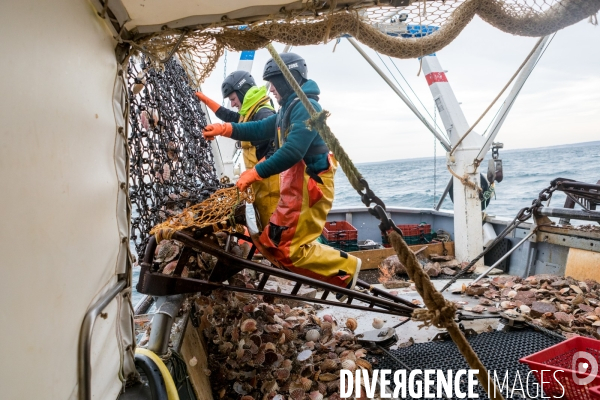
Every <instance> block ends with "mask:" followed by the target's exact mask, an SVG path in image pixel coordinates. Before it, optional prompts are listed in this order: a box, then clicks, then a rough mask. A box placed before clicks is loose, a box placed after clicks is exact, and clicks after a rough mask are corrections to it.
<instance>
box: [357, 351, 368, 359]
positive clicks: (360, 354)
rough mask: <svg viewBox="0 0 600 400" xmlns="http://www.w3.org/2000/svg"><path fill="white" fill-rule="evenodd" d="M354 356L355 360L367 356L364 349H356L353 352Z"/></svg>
mask: <svg viewBox="0 0 600 400" xmlns="http://www.w3.org/2000/svg"><path fill="white" fill-rule="evenodd" d="M354 355H355V356H356V358H357V359H358V358H361V357H365V356H366V355H367V351H366V350H365V349H358V350H356V351H355V352H354Z"/></svg>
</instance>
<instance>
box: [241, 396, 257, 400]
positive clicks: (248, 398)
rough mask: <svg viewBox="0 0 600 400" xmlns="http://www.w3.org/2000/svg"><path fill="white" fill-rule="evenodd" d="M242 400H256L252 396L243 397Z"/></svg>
mask: <svg viewBox="0 0 600 400" xmlns="http://www.w3.org/2000/svg"><path fill="white" fill-rule="evenodd" d="M240 400H254V397H252V396H242V398H241V399H240Z"/></svg>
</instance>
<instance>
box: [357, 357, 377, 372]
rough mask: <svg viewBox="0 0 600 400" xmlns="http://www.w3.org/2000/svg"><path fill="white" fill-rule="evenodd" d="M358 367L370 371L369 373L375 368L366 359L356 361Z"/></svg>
mask: <svg viewBox="0 0 600 400" xmlns="http://www.w3.org/2000/svg"><path fill="white" fill-rule="evenodd" d="M355 363H356V366H357V367H360V368H365V369H368V370H369V371H372V370H373V366H372V365H371V363H370V362H368V361H367V360H365V359H364V358H359V359H357V360H356V361H355Z"/></svg>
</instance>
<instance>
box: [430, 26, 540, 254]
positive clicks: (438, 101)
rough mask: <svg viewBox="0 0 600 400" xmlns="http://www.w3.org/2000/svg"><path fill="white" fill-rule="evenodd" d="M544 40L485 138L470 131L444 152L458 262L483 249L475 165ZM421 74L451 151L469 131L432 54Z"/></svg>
mask: <svg viewBox="0 0 600 400" xmlns="http://www.w3.org/2000/svg"><path fill="white" fill-rule="evenodd" d="M548 40H549V36H546V37H544V38H543V39H542V40H540V41H539V43H538V44H537V45H536V47H534V49H533V50H532V52H531V54H530V56H528V57H529V59H527V60H526V62H524V65H523V66H522V67H523V68H522V69H521V71H520V72H519V75H518V77H517V79H516V81H515V84H514V86H513V88H512V90H511V92H510V94H509V95H508V97H507V99H506V100H505V101H504V104H503V105H502V107H501V109H500V112H499V115H498V118H497V119H496V120H495V121H494V124H493V126H492V129H491V131H490V134H489V135H488V136H487V138H485V137H483V136H482V135H480V134H478V133H476V132H475V131H472V132H470V133H469V135H468V136H467V137H466V138H464V139H463V141H462V142H460V144H459V145H458V147H457V148H456V149H455V150H454V152H453V153H452V155H450V152H449V153H448V157H447V160H446V161H447V163H448V168H449V169H451V170H452V171H453V172H454V174H453V175H454V176H453V178H452V179H453V181H454V189H453V195H454V196H453V200H454V232H455V252H456V258H457V259H458V260H459V261H461V262H462V261H470V260H473V259H474V258H475V257H476V256H477V255H478V254H479V253H480V252H481V250H482V249H483V239H482V228H481V226H482V223H483V221H482V217H483V216H482V212H481V201H480V199H479V193H478V191H477V190H476V187H478V186H480V183H479V175H480V174H479V171H478V166H479V164H480V163H481V161H482V160H483V158H484V156H485V154H486V153H487V152H488V151H489V149H490V147H491V146H492V143H493V141H494V139H495V138H496V135H497V134H498V132H499V130H500V127H501V126H502V124H503V123H504V120H505V119H506V116H507V115H508V112H509V111H510V109H511V107H512V105H513V104H514V101H515V99H516V97H517V96H518V95H519V92H520V91H521V89H522V88H523V85H524V84H525V82H526V81H527V78H528V77H529V75H530V74H531V71H532V70H533V68H534V67H535V65H536V64H537V62H538V60H539V58H540V57H541V55H542V53H543V52H542V49H543V48H544V46H545V45H546V43H547V42H548ZM423 71H424V72H425V78H426V79H427V84H428V85H429V89H430V90H431V94H432V95H433V99H434V101H435V105H436V107H437V110H438V112H439V114H440V117H441V118H442V121H443V123H444V127H445V128H446V131H447V132H448V136H449V137H450V141H451V143H452V148H454V147H456V145H457V143H459V141H460V139H461V137H462V136H463V135H464V134H465V132H467V130H468V129H469V124H468V123H467V120H466V118H465V116H464V114H463V112H462V110H461V108H460V104H459V103H458V101H457V100H456V96H455V95H454V92H453V91H452V88H451V87H450V83H449V82H448V79H447V77H446V74H445V71H444V70H443V69H442V66H441V65H440V62H439V61H438V58H437V56H436V55H435V54H431V55H428V56H425V57H423ZM457 176H459V177H463V178H466V179H468V181H469V182H472V183H474V184H475V185H477V186H475V187H472V185H465V184H463V182H461V181H460V179H458V178H457ZM457 232H460V235H457V234H456V233H457ZM476 265H483V261H482V260H480V261H478V263H477V264H476Z"/></svg>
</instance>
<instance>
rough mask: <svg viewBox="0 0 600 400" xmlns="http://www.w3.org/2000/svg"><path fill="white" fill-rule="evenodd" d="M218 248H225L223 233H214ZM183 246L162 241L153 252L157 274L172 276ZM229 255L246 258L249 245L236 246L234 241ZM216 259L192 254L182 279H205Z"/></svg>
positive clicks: (225, 237) (170, 241) (179, 243)
mask: <svg viewBox="0 0 600 400" xmlns="http://www.w3.org/2000/svg"><path fill="white" fill-rule="evenodd" d="M215 237H216V238H217V240H218V243H219V246H221V247H225V243H226V239H227V234H226V233H225V232H217V233H215ZM182 250H183V244H182V243H181V242H178V241H177V240H163V241H161V242H160V243H159V244H158V245H157V246H156V250H155V252H154V260H153V261H154V263H155V264H156V265H157V267H158V272H161V273H163V274H165V275H172V274H173V271H175V267H176V266H177V262H178V261H179V257H180V256H181V254H182ZM228 252H229V253H231V254H233V255H235V256H237V257H241V258H246V257H247V255H248V253H249V252H250V244H249V243H247V242H244V243H242V244H238V243H237V242H236V241H235V240H233V241H232V243H231V244H230V247H229V250H228ZM216 262H217V258H216V257H214V256H212V255H210V254H208V253H194V254H192V255H190V256H189V258H188V260H187V262H186V265H185V267H184V268H183V271H182V273H181V276H182V277H184V278H195V279H207V278H208V276H209V275H210V272H211V271H212V269H213V268H214V266H215V265H216Z"/></svg>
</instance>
